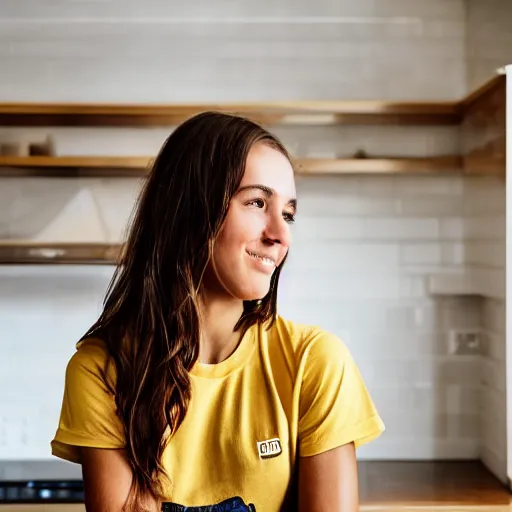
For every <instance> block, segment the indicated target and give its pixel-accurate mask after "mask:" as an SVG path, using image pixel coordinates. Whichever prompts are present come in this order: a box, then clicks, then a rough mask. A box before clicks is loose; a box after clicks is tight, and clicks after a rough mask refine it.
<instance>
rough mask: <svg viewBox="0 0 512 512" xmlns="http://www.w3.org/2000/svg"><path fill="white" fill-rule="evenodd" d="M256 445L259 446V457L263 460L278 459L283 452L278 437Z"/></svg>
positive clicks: (258, 442)
mask: <svg viewBox="0 0 512 512" xmlns="http://www.w3.org/2000/svg"><path fill="white" fill-rule="evenodd" d="M256 444H257V445H258V455H259V456H260V458H261V459H270V458H271V457H277V456H278V455H279V454H280V453H281V452H282V450H281V441H279V439H278V438H277V437H276V438H275V439H269V440H268V441H257V442H256Z"/></svg>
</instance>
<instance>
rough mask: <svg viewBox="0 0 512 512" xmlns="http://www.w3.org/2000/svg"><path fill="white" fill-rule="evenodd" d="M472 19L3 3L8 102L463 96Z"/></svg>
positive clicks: (329, 7)
mask: <svg viewBox="0 0 512 512" xmlns="http://www.w3.org/2000/svg"><path fill="white" fill-rule="evenodd" d="M464 25H465V5H464V1H463V0H448V1H446V0H429V1H428V2H425V0H383V1H379V2H376V1H375V0H359V1H358V2H353V1H352V0H338V1H332V0H321V1H319V2H316V3H312V2H310V1H308V0H300V1H291V0H288V1H281V2H272V1H269V0H266V1H263V2H250V1H247V0H244V1H240V2H231V1H227V0H216V1H215V2H211V1H210V0H200V1H196V2H193V3H187V2H178V1H165V0H147V1H146V2H144V3H143V4H142V3H140V2H126V1H124V0H111V1H108V2H96V1H92V0H90V1H87V0H85V1H82V2H69V1H66V0H53V1H49V0H45V1H42V0H25V1H24V2H19V1H17V0H4V1H3V2H2V3H1V6H0V27H1V30H0V69H4V70H5V69H8V70H9V72H8V73H3V74H2V81H1V83H0V101H5V100H8V101H78V102H82V101H98V102H102V101H110V102H121V103H122V102H126V101H130V102H144V103H151V102H168V101H196V102H197V101H200V102H201V101H208V100H210V101H225V100H228V101H239V100H256V101H258V100H264V99H268V100H272V99H283V100H289V99H340V98H344V99H350V98H357V99H367V98H369V99H388V98H395V99H456V98H459V97H460V96H462V95H463V94H464V92H465V88H466V83H465V60H464V59H465V39H464V32H465V31H464ZM35 84H37V86H35Z"/></svg>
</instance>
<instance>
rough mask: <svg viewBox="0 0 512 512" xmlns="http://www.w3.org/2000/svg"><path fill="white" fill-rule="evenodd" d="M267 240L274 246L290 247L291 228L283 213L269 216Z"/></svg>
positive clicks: (266, 229)
mask: <svg viewBox="0 0 512 512" xmlns="http://www.w3.org/2000/svg"><path fill="white" fill-rule="evenodd" d="M265 239H266V240H268V241H270V242H272V243H274V244H281V245H284V246H288V245H289V243H290V226H289V224H288V223H287V222H286V220H285V219H284V218H283V215H282V214H281V213H280V214H273V215H269V217H268V219H267V224H266V226H265Z"/></svg>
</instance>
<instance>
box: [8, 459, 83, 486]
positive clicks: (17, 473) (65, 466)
mask: <svg viewBox="0 0 512 512" xmlns="http://www.w3.org/2000/svg"><path fill="white" fill-rule="evenodd" d="M28 480H82V467H81V466H80V465H79V464H73V463H71V462H65V461H61V460H59V459H48V460H0V482H14V481H17V482H20V481H28Z"/></svg>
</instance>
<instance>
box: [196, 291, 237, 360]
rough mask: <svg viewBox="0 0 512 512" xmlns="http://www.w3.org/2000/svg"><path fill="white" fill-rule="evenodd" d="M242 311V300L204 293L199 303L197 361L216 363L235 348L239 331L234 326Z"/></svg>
mask: <svg viewBox="0 0 512 512" xmlns="http://www.w3.org/2000/svg"><path fill="white" fill-rule="evenodd" d="M242 313H243V302H242V301H241V300H238V299H234V298H233V297H226V296H224V297H219V296H215V295H213V294H208V293H204V294H203V296H202V298H201V303H200V314H201V338H200V341H199V361H200V362H201V363H205V364H217V363H220V362H222V361H224V359H227V358H228V357H229V356H230V355H231V354H232V353H233V352H234V351H235V349H236V348H237V346H238V343H239V341H240V333H239V332H234V327H235V325H236V324H237V322H238V320H239V319H240V317H241V316H242Z"/></svg>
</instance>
